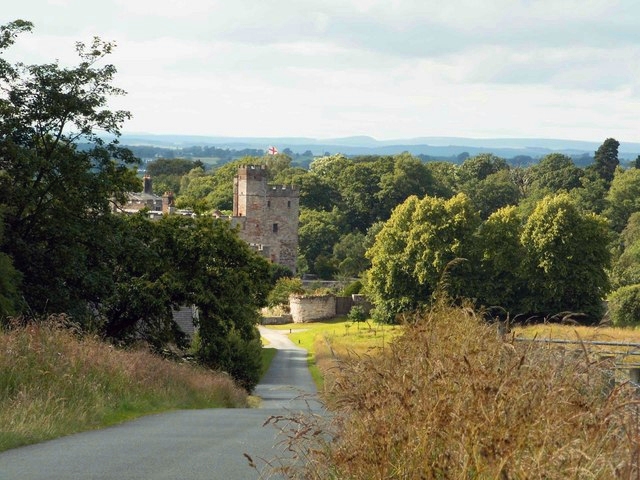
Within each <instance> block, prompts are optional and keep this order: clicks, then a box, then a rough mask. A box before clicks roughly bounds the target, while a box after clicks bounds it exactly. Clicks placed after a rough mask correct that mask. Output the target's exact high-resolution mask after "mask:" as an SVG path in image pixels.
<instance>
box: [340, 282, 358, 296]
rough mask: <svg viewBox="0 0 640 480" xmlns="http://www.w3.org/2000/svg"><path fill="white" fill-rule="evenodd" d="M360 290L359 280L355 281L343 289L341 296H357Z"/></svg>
mask: <svg viewBox="0 0 640 480" xmlns="http://www.w3.org/2000/svg"><path fill="white" fill-rule="evenodd" d="M361 290H362V282H361V281H360V280H356V281H355V282H351V283H350V284H349V285H347V286H346V287H344V290H343V291H342V295H343V296H345V297H350V296H351V295H357V294H358V293H360V291H361Z"/></svg>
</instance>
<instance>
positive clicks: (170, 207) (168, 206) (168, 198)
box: [162, 192, 175, 215]
mask: <svg viewBox="0 0 640 480" xmlns="http://www.w3.org/2000/svg"><path fill="white" fill-rule="evenodd" d="M173 200H174V199H173V192H164V195H163V196H162V213H163V214H165V215H169V214H171V213H173V212H174V211H175V207H174V204H173Z"/></svg>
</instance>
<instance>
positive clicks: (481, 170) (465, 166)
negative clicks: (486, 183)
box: [457, 153, 509, 184]
mask: <svg viewBox="0 0 640 480" xmlns="http://www.w3.org/2000/svg"><path fill="white" fill-rule="evenodd" d="M501 170H509V165H508V164H507V161H506V160H505V159H504V158H500V157H497V156H495V155H493V154H491V153H481V154H480V155H476V156H475V157H471V158H468V159H466V160H465V161H464V162H463V163H462V165H460V167H459V168H458V170H457V176H458V182H459V184H464V183H466V182H468V181H471V180H484V179H486V178H487V177H488V176H489V175H492V174H494V173H498V172H499V171H501Z"/></svg>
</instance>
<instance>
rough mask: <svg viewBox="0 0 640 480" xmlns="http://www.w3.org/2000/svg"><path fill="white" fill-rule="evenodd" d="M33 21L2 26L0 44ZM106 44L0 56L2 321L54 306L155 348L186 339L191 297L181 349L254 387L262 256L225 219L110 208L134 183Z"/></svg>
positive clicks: (264, 287) (118, 337)
mask: <svg viewBox="0 0 640 480" xmlns="http://www.w3.org/2000/svg"><path fill="white" fill-rule="evenodd" d="M31 29H32V25H31V23H30V22H26V21H22V20H17V21H15V22H12V23H10V24H8V25H5V26H2V27H0V53H1V52H4V50H5V49H6V48H7V47H9V46H11V45H12V44H13V43H14V41H15V40H16V38H17V36H18V35H19V34H20V33H22V32H28V31H30V30H31ZM112 49H113V44H111V43H108V42H103V41H101V40H100V39H95V40H94V41H93V42H92V43H91V44H90V45H85V44H82V43H79V44H77V53H78V55H79V62H78V65H76V66H72V67H69V68H64V67H61V66H60V65H59V64H58V63H50V64H44V65H24V64H22V63H16V64H10V63H9V62H7V61H6V60H4V59H2V58H0V83H1V84H2V85H3V88H2V92H1V93H0V325H2V326H4V327H11V325H15V324H16V323H21V322H24V321H38V320H41V319H44V318H46V317H47V316H49V315H51V314H57V313H64V314H66V315H69V316H70V317H71V319H72V321H73V322H74V323H75V324H76V325H77V326H78V327H80V328H81V329H82V330H85V331H86V330H88V331H90V332H92V333H94V334H97V335H100V336H101V337H103V338H105V339H107V340H109V341H111V342H113V343H115V344H119V345H127V344H132V343H137V342H141V341H144V342H146V343H147V344H148V345H150V346H151V347H152V348H153V349H154V350H156V351H158V352H159V351H166V348H167V347H169V346H178V347H184V348H187V347H189V346H188V345H187V344H186V343H185V338H184V335H183V333H182V332H181V331H179V329H178V328H177V326H176V324H175V323H174V322H173V315H172V311H173V309H174V308H176V307H179V306H185V305H187V306H188V305H194V306H196V307H197V312H198V314H197V319H196V322H197V326H198V327H199V328H198V335H197V338H196V341H195V342H194V343H193V344H192V345H191V353H192V355H193V356H195V358H196V359H197V360H198V361H200V362H201V363H202V364H205V365H207V366H210V367H212V368H216V369H219V370H223V371H225V372H228V373H229V374H231V375H232V376H233V377H234V378H235V379H236V380H237V381H238V383H239V384H240V385H242V386H243V387H245V388H246V389H247V390H251V389H252V388H253V386H255V384H256V383H257V381H258V378H259V374H260V369H261V343H260V338H259V333H258V331H257V328H256V324H257V323H258V321H259V312H258V310H259V308H260V307H261V306H263V305H265V304H266V297H267V294H268V292H269V290H270V287H271V282H270V266H269V264H268V263H267V262H266V261H265V260H263V259H262V258H260V257H258V256H257V255H256V254H255V253H254V252H253V251H251V250H250V249H249V247H248V246H247V245H246V244H245V243H244V242H242V241H241V240H240V239H239V238H238V236H237V233H236V232H235V231H234V230H233V229H232V228H231V227H230V226H229V224H228V223H227V222H223V221H215V220H214V219H213V218H212V217H201V218H196V219H192V218H185V217H178V216H175V217H167V218H163V219H162V220H160V221H157V222H152V221H151V220H149V219H148V218H147V217H146V216H145V215H144V214H141V215H136V216H129V217H128V216H123V215H119V214H116V213H113V209H114V206H115V205H117V204H122V203H124V202H125V200H126V197H127V193H128V192H132V191H140V190H141V187H142V183H141V181H140V179H139V178H138V177H137V176H136V171H137V166H138V164H139V161H138V159H136V158H135V156H134V155H133V154H132V152H131V151H130V150H128V149H126V148H123V147H122V146H121V145H120V144H119V143H118V142H117V138H118V136H119V134H120V127H121V125H122V123H123V122H124V121H125V120H126V119H127V118H128V116H129V114H128V112H124V111H110V110H108V109H106V104H107V100H108V98H109V97H110V96H113V95H120V94H122V91H121V90H119V89H118V88H116V87H114V86H112V84H111V82H112V79H113V76H114V74H115V68H114V67H113V66H112V65H110V64H108V63H106V62H105V60H106V58H107V57H108V55H109V54H110V53H111V51H112ZM96 132H100V135H103V134H104V132H106V134H108V135H109V136H111V137H113V138H114V140H113V141H111V142H109V143H106V142H105V141H104V140H102V138H101V136H99V135H98V134H97V133H96ZM79 145H82V147H79ZM190 168H192V166H191V165H190ZM178 171H179V169H178Z"/></svg>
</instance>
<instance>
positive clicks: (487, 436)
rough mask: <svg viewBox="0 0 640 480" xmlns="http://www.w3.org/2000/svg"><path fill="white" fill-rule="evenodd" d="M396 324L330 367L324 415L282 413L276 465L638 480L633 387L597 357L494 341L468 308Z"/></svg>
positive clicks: (316, 475)
mask: <svg viewBox="0 0 640 480" xmlns="http://www.w3.org/2000/svg"><path fill="white" fill-rule="evenodd" d="M403 330H404V331H403V333H402V334H401V335H398V336H397V338H395V339H394V340H393V342H392V343H391V344H390V345H388V346H386V347H385V349H384V352H382V351H380V352H379V354H366V353H365V354H357V355H351V356H350V357H347V358H344V357H343V358H341V359H340V361H339V362H337V363H336V364H335V367H334V368H333V370H332V374H333V376H334V377H335V381H334V382H333V383H332V385H331V389H330V395H331V400H332V406H331V407H332V408H331V410H332V415H331V419H330V420H329V423H327V420H326V419H323V418H320V419H319V418H318V417H317V416H306V417H296V418H287V419H286V421H287V422H289V423H288V424H287V425H292V426H286V427H284V428H286V429H289V431H288V433H289V434H290V438H291V442H290V444H289V445H288V450H289V451H293V452H296V456H295V460H296V461H297V464H296V463H293V464H288V465H286V466H285V467H283V470H285V469H286V471H287V472H291V471H295V474H296V475H298V476H297V477H295V478H308V479H324V478H335V479H355V478H385V479H406V478H469V479H485V478H487V479H489V478H545V479H549V480H553V479H557V480H560V479H605V480H606V479H617V478H637V476H638V474H639V473H640V469H639V468H640V463H639V462H640V448H639V447H638V445H640V427H639V424H638V418H639V415H640V402H639V400H638V393H637V391H636V389H635V388H634V387H633V386H631V385H629V384H628V383H623V384H618V385H615V384H612V382H611V377H610V368H611V365H610V364H608V363H607V362H593V361H592V360H591V359H590V358H589V356H588V355H586V354H580V352H574V351H569V350H566V349H564V348H561V347H558V346H556V345H553V346H550V345H545V344H538V343H530V342H515V341H513V337H510V336H507V337H500V336H498V335H497V332H496V328H495V326H494V325H489V324H487V323H486V322H485V321H484V320H483V319H482V318H480V316H479V315H476V313H475V312H474V311H473V310H471V309H469V308H457V307H450V306H447V305H444V304H438V305H436V306H435V307H434V308H433V310H431V311H428V312H425V313H424V314H423V315H421V316H420V317H416V318H415V319H414V320H413V321H412V322H410V323H408V324H407V325H405V326H404V327H403ZM301 432H302V433H301ZM294 434H295V435H294ZM329 440H332V441H329ZM300 465H302V466H300ZM301 469H302V471H300V470H301Z"/></svg>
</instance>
